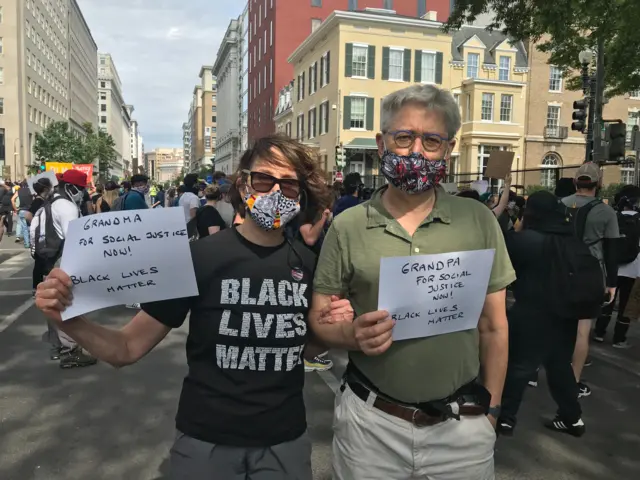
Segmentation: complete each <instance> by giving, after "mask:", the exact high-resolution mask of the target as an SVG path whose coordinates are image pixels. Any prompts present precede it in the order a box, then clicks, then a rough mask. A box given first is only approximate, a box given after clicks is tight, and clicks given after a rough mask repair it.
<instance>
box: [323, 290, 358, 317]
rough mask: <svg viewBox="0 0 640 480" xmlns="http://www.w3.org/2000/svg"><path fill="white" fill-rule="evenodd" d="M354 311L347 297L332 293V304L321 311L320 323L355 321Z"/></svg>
mask: <svg viewBox="0 0 640 480" xmlns="http://www.w3.org/2000/svg"><path fill="white" fill-rule="evenodd" d="M353 317H354V312H353V308H352V307H351V302H350V301H349V300H347V299H346V298H344V299H341V298H340V297H338V296H337V295H331V304H330V305H328V306H327V307H325V308H324V310H322V312H321V313H320V318H319V319H318V322H319V323H339V322H353Z"/></svg>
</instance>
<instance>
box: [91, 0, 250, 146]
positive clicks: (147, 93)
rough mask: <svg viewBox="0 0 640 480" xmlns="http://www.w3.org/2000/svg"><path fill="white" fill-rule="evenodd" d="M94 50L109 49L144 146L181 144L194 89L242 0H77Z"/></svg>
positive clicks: (239, 7)
mask: <svg viewBox="0 0 640 480" xmlns="http://www.w3.org/2000/svg"><path fill="white" fill-rule="evenodd" d="M78 4H79V5H80V8H81V9H82V13H83V14H84V17H85V19H86V21H87V23H88V24H89V28H90V29H91V33H92V34H93V38H94V40H95V41H96V43H97V44H98V51H100V52H106V53H111V55H112V56H113V59H114V61H115V64H116V68H117V70H118V74H119V75H120V78H121V80H122V88H123V90H124V92H123V93H124V99H125V101H126V102H127V103H130V104H132V105H133V106H134V107H135V112H134V113H133V116H134V118H135V119H136V120H138V122H139V124H140V131H141V133H142V136H143V137H144V144H145V150H147V151H149V150H151V149H153V148H155V147H160V146H167V147H170V146H174V147H181V146H182V123H183V122H184V121H185V120H186V119H187V113H188V111H189V103H190V102H191V95H192V92H193V87H194V86H195V85H196V83H197V82H198V81H199V78H198V73H199V72H200V67H201V66H202V65H213V62H214V61H215V58H216V53H217V51H218V46H219V45H220V41H221V40H222V37H223V36H224V33H225V31H226V29H227V26H228V24H229V21H230V20H231V19H232V18H237V17H238V15H240V13H242V8H243V6H244V1H242V0H78Z"/></svg>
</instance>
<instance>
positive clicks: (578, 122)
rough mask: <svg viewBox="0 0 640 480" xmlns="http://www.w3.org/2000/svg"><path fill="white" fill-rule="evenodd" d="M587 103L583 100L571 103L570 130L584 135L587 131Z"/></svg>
mask: <svg viewBox="0 0 640 480" xmlns="http://www.w3.org/2000/svg"><path fill="white" fill-rule="evenodd" d="M588 104H589V103H588V102H587V100H586V99H585V98H583V99H582V100H576V101H575V102H573V110H574V111H573V115H572V116H571V118H572V119H573V120H574V122H573V123H572V124H571V130H574V131H576V132H580V133H584V131H585V130H586V129H587V106H588Z"/></svg>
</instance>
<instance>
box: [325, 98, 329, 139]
mask: <svg viewBox="0 0 640 480" xmlns="http://www.w3.org/2000/svg"><path fill="white" fill-rule="evenodd" d="M324 133H329V103H328V102H327V103H325V104H324Z"/></svg>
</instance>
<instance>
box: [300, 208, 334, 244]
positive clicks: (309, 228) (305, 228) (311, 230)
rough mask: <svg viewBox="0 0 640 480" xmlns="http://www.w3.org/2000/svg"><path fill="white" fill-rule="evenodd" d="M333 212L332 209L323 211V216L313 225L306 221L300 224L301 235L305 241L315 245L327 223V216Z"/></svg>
mask: <svg viewBox="0 0 640 480" xmlns="http://www.w3.org/2000/svg"><path fill="white" fill-rule="evenodd" d="M330 214H331V211H330V210H325V211H324V212H322V217H321V218H320V220H318V221H317V222H316V223H314V224H313V225H312V224H311V223H305V224H303V225H301V226H300V235H302V238H303V239H304V243H305V244H307V245H308V246H310V247H313V246H314V245H315V244H316V242H317V241H318V240H319V239H320V235H322V230H323V229H324V226H325V224H326V223H327V218H329V215H330Z"/></svg>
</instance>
